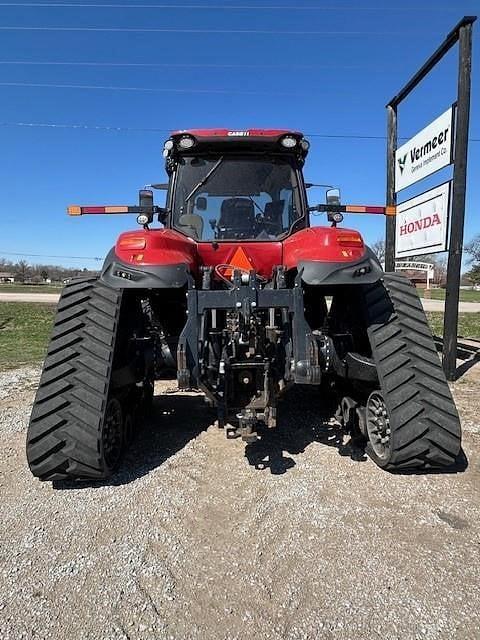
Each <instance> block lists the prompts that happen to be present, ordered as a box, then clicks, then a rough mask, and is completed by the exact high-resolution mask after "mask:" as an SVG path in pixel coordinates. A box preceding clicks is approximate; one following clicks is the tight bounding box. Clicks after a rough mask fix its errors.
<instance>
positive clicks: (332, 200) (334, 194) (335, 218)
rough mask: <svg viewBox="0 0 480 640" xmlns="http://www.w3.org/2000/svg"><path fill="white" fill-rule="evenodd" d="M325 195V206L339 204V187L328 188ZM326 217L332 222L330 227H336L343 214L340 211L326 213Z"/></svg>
mask: <svg viewBox="0 0 480 640" xmlns="http://www.w3.org/2000/svg"><path fill="white" fill-rule="evenodd" d="M326 196H327V207H328V205H337V206H338V205H339V204H340V189H329V190H328V191H327V192H326ZM327 219H328V221H329V222H331V223H332V227H336V226H337V224H338V223H339V222H342V220H343V215H342V214H341V213H340V212H335V213H330V212H329V213H327Z"/></svg>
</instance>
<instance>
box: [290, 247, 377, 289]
mask: <svg viewBox="0 0 480 640" xmlns="http://www.w3.org/2000/svg"><path fill="white" fill-rule="evenodd" d="M298 272H299V273H301V274H302V280H303V282H305V283H306V284H311V285H319V284H322V285H338V284H374V283H375V282H378V280H380V279H381V278H382V277H383V269H382V265H381V264H380V262H379V260H378V258H377V256H376V255H375V254H374V253H373V251H372V250H371V249H370V247H366V252H365V255H364V257H362V258H361V259H360V260H357V261H355V262H317V261H313V260H305V261H301V262H299V263H298Z"/></svg>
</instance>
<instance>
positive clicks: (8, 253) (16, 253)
mask: <svg viewBox="0 0 480 640" xmlns="http://www.w3.org/2000/svg"><path fill="white" fill-rule="evenodd" d="M0 255H4V256H24V257H26V258H69V259H70V260H97V261H102V260H103V258H97V257H94V256H51V255H48V254H45V253H21V252H20V251H3V250H2V249H0Z"/></svg>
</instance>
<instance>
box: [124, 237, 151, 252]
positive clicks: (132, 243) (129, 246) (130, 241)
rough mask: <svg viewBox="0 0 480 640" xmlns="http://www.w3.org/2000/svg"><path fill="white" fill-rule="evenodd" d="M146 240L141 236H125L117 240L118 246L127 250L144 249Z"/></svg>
mask: <svg viewBox="0 0 480 640" xmlns="http://www.w3.org/2000/svg"><path fill="white" fill-rule="evenodd" d="M146 244H147V242H146V240H145V238H143V237H142V236H125V237H124V238H120V240H119V241H118V248H119V249H124V250H128V251H139V250H142V249H145V246H146Z"/></svg>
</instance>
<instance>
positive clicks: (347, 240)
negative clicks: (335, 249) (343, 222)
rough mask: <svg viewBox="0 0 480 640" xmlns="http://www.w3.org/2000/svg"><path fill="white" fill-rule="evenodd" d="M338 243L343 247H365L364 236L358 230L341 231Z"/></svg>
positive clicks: (338, 235)
mask: <svg viewBox="0 0 480 640" xmlns="http://www.w3.org/2000/svg"><path fill="white" fill-rule="evenodd" d="M337 243H338V244H339V245H340V246H341V247H359V248H360V247H363V240H362V236H361V235H360V234H359V233H357V232H356V231H348V232H347V231H339V232H338V234H337Z"/></svg>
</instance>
